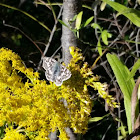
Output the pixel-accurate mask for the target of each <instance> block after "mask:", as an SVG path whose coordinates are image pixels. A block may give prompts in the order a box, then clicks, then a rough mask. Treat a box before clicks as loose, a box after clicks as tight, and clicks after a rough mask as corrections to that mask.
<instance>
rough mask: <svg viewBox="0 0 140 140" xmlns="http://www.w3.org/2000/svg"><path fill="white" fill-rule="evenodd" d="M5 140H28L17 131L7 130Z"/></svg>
mask: <svg viewBox="0 0 140 140" xmlns="http://www.w3.org/2000/svg"><path fill="white" fill-rule="evenodd" d="M3 140H26V137H25V135H23V134H22V133H19V132H18V131H17V130H16V129H12V128H10V129H9V128H7V129H6V134H5V137H4V138H3Z"/></svg>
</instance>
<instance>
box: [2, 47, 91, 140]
mask: <svg viewBox="0 0 140 140" xmlns="http://www.w3.org/2000/svg"><path fill="white" fill-rule="evenodd" d="M0 56H1V57H0V75H1V76H0V126H3V125H4V123H5V122H6V124H7V126H11V125H13V126H20V127H22V128H24V133H25V134H26V136H27V137H29V138H30V139H34V140H46V139H49V138H48V135H49V134H50V133H51V132H54V131H55V130H59V132H60V135H59V138H60V139H61V140H68V139H69V137H68V136H67V133H66V131H65V129H66V128H67V127H70V128H72V129H73V130H74V132H75V133H85V132H86V130H87V124H88V117H89V115H90V112H91V107H92V105H91V100H90V97H89V95H88V91H87V87H86V85H85V81H84V80H85V79H84V78H83V79H82V78H80V76H81V74H82V73H83V72H81V73H80V75H79V71H78V70H77V71H76V69H75V70H74V68H73V67H72V65H73V64H72V63H71V66H69V68H71V70H72V74H73V75H77V76H78V77H79V80H78V79H77V77H75V76H72V78H71V79H69V80H67V81H66V82H64V84H63V85H62V86H61V87H57V86H56V85H55V84H53V83H50V85H47V84H46V81H43V80H39V74H38V73H37V72H33V70H32V69H29V68H26V67H25V66H24V63H23V62H22V60H21V59H20V57H19V56H18V55H17V54H15V53H13V52H12V51H11V50H8V49H4V48H2V49H0ZM23 79H24V80H23ZM25 79H26V80H25ZM72 80H75V81H72ZM80 80H82V82H81V81H80ZM72 82H74V83H75V84H73V83H72ZM76 84H77V86H76ZM11 133H13V134H14V133H15V135H11ZM8 135H9V136H8ZM16 135H17V136H18V135H19V133H16V131H14V129H7V130H6V134H5V139H6V138H8V137H10V138H11V139H12V137H13V140H16ZM19 137H22V135H21V136H20V135H19ZM21 139H23V138H21ZM24 139H25V138H24Z"/></svg>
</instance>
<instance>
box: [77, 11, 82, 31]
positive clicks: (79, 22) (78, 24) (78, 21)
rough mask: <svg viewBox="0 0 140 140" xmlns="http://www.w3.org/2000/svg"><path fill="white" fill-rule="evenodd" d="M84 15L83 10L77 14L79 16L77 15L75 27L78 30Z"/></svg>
mask: <svg viewBox="0 0 140 140" xmlns="http://www.w3.org/2000/svg"><path fill="white" fill-rule="evenodd" d="M82 15H83V11H81V12H80V13H79V14H78V15H77V17H76V23H75V28H76V29H77V30H79V29H80V26H81V21H82Z"/></svg>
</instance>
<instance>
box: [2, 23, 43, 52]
mask: <svg viewBox="0 0 140 140" xmlns="http://www.w3.org/2000/svg"><path fill="white" fill-rule="evenodd" d="M3 25H4V26H7V27H10V28H13V29H16V30H18V31H19V32H21V33H22V34H23V35H24V36H25V37H26V38H28V39H29V40H30V41H31V42H32V43H33V44H34V45H35V46H36V48H37V49H38V50H39V51H40V53H41V54H42V55H43V52H42V50H41V49H40V48H39V46H38V45H37V44H36V43H35V42H34V41H33V40H32V39H31V38H30V37H29V36H28V35H27V34H25V33H24V32H23V31H22V30H20V29H19V28H18V27H15V26H13V25H9V24H6V23H5V21H3Z"/></svg>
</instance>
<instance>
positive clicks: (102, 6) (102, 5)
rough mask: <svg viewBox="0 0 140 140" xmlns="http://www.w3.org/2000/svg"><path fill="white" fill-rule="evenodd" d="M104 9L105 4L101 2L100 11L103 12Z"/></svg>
mask: <svg viewBox="0 0 140 140" xmlns="http://www.w3.org/2000/svg"><path fill="white" fill-rule="evenodd" d="M105 7H106V2H102V4H101V6H100V10H101V11H103V10H104V9H105Z"/></svg>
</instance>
